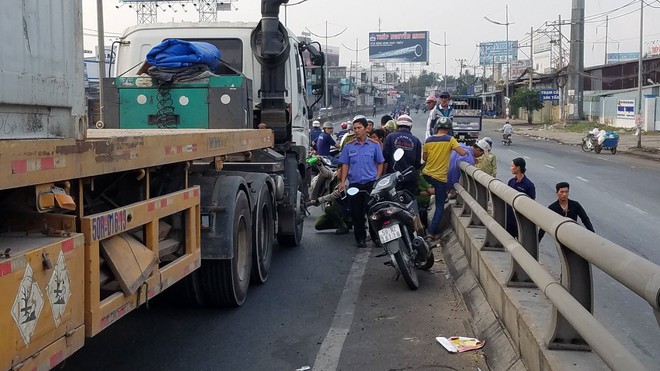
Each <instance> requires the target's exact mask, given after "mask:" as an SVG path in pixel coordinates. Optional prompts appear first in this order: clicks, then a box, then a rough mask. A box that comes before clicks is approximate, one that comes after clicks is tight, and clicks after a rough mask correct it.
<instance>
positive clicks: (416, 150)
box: [383, 115, 423, 196]
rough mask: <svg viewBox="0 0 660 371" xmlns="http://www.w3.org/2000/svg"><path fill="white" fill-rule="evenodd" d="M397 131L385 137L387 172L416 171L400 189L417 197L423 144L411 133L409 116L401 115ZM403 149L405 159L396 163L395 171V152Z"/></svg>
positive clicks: (400, 184) (384, 148) (401, 184)
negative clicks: (409, 169)
mask: <svg viewBox="0 0 660 371" xmlns="http://www.w3.org/2000/svg"><path fill="white" fill-rule="evenodd" d="M396 124H397V131H395V132H394V133H391V134H389V135H388V136H386V137H385V142H384V143H383V156H384V157H385V162H386V163H387V164H386V171H387V172H388V173H394V172H396V171H401V172H403V171H404V170H406V169H407V168H409V167H411V166H412V167H413V168H414V169H415V171H414V172H413V173H411V174H410V175H409V176H408V177H407V179H404V181H402V182H399V188H400V189H407V190H408V191H409V192H410V193H411V194H412V195H413V196H416V195H417V178H419V169H421V168H422V146H423V145H422V142H421V141H420V140H419V138H417V137H416V136H414V135H413V133H411V132H410V130H411V129H412V124H413V122H412V119H411V118H410V116H408V115H401V116H399V119H398V120H397V122H396ZM399 148H401V149H402V150H403V157H402V158H401V160H399V161H398V162H397V163H396V169H394V151H396V150H397V149H399Z"/></svg>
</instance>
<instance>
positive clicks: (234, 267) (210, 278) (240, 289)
mask: <svg viewBox="0 0 660 371" xmlns="http://www.w3.org/2000/svg"><path fill="white" fill-rule="evenodd" d="M231 220H232V221H233V230H234V238H233V258H232V259H224V260H202V266H201V267H200V278H201V286H202V290H203V294H204V302H205V303H207V304H209V305H212V306H229V307H237V306H240V305H242V304H243V303H244V302H245V298H246V297H247V292H248V287H249V286H250V275H251V271H252V231H251V225H252V216H251V211H250V203H249V202H248V197H247V195H246V194H245V192H243V191H242V190H240V191H238V193H237V194H236V206H235V208H234V214H233V217H232V219H231Z"/></svg>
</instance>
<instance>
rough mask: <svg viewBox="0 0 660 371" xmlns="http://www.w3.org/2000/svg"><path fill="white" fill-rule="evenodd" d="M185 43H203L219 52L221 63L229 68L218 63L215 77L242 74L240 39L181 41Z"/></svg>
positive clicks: (241, 45)
mask: <svg viewBox="0 0 660 371" xmlns="http://www.w3.org/2000/svg"><path fill="white" fill-rule="evenodd" d="M183 40H186V41H203V42H207V43H209V44H213V45H215V47H216V48H218V50H220V58H221V59H222V61H223V62H225V63H226V64H228V65H229V66H231V68H228V67H227V66H225V65H224V64H223V63H220V65H219V66H218V68H216V70H215V71H213V72H214V73H215V74H216V75H235V74H236V72H234V71H232V68H233V69H235V70H236V71H238V72H243V42H242V41H241V40H240V39H183Z"/></svg>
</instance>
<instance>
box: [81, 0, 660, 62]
mask: <svg viewBox="0 0 660 371" xmlns="http://www.w3.org/2000/svg"><path fill="white" fill-rule="evenodd" d="M234 1H235V3H234V7H233V8H232V10H231V11H228V12H219V13H218V19H219V20H228V21H258V20H259V18H260V17H261V14H260V11H261V10H260V9H261V8H260V3H261V2H260V1H259V0H234ZM639 1H640V0H586V1H585V2H586V9H585V16H586V19H587V23H586V24H585V66H592V65H600V64H603V62H604V53H605V42H604V41H605V30H606V28H605V19H604V15H602V14H603V13H604V12H608V11H610V10H614V9H617V8H621V7H622V6H623V8H621V9H620V10H618V11H616V12H613V13H610V14H609V17H610V19H611V20H610V21H609V22H608V23H609V25H608V49H609V50H608V51H609V52H636V51H638V50H639V21H640V12H639ZM289 3H290V4H296V3H300V4H298V5H293V6H288V7H287V11H286V24H287V26H288V28H289V29H290V30H291V31H293V32H294V33H295V34H297V35H300V34H301V33H302V32H303V31H307V30H309V31H311V32H312V33H313V34H316V35H322V36H325V35H326V22H327V27H328V29H327V34H328V35H331V36H332V35H337V34H340V35H338V36H335V37H332V38H329V39H328V44H329V45H335V46H338V47H340V65H349V64H350V63H351V61H352V60H354V59H355V52H354V51H353V50H354V49H356V40H357V44H358V48H357V49H360V50H361V49H364V48H366V47H367V46H368V35H369V32H375V31H378V30H379V27H380V30H381V31H429V32H430V39H431V41H432V42H435V43H438V44H443V43H444V40H443V34H444V33H445V32H446V34H447V44H449V45H448V46H447V66H446V70H447V73H448V74H450V75H458V73H459V71H460V67H459V62H458V60H459V59H465V60H467V62H466V63H467V65H476V64H478V58H479V53H478V48H477V44H478V43H479V42H485V41H500V40H505V39H506V27H504V26H498V25H495V24H492V23H490V22H488V21H487V20H486V19H484V17H488V18H490V19H492V20H494V21H498V22H502V23H504V22H505V19H506V11H505V8H506V6H507V5H508V9H509V23H510V25H509V40H521V41H524V39H525V38H527V39H529V36H528V34H529V32H530V28H532V27H533V28H535V29H537V28H539V27H541V26H542V25H543V24H544V23H545V22H546V21H548V22H552V21H555V20H557V19H558V18H559V15H561V17H562V19H564V20H570V16H571V6H572V1H571V0H545V1H540V0H508V1H505V0H461V1H456V2H454V1H447V0H440V1H438V0H435V1H431V0H408V1H401V0H303V1H301V0H290V1H289ZM629 3H632V4H630V5H628V4H629ZM646 3H647V4H649V6H646V7H645V9H644V35H645V36H644V42H645V43H647V42H649V41H654V40H660V25H659V24H658V23H657V19H658V18H659V17H660V0H646ZM626 5H628V6H626ZM117 6H119V8H117ZM161 6H164V5H163V4H162V2H161ZM172 7H173V8H172V9H170V8H168V7H165V8H166V9H165V10H164V11H162V10H159V11H158V21H162V22H168V21H175V22H176V21H182V20H186V21H191V20H192V21H195V20H197V17H198V15H197V13H196V12H194V11H188V12H187V13H186V12H184V11H183V8H182V7H181V6H180V5H172ZM186 8H188V9H191V6H190V5H187V6H186ZM173 9H177V12H173ZM626 13H630V14H626ZM600 15H602V16H600ZM280 20H281V21H282V22H283V23H284V21H285V16H284V8H282V11H281V12H280ZM653 20H654V21H655V22H653ZM104 22H105V34H106V36H107V37H106V40H107V41H106V44H108V45H109V43H110V42H111V40H114V39H116V38H117V36H118V35H120V34H121V32H122V31H123V30H124V29H125V28H127V27H129V26H133V25H135V24H136V23H137V16H136V13H135V11H134V9H130V8H129V7H128V4H127V3H124V4H122V2H121V1H118V0H104ZM83 28H84V35H85V38H84V42H85V49H88V50H94V48H95V46H96V29H97V26H96V2H95V1H93V0H84V1H83ZM562 29H563V33H564V34H565V35H567V36H570V26H568V25H567V26H564V27H563V28H562ZM317 40H318V41H320V42H321V43H322V44H324V43H325V40H324V39H323V38H320V39H319V38H317ZM522 44H525V45H529V44H528V43H527V42H523V43H522ZM349 49H353V50H349ZM521 49H522V50H521V51H524V52H526V53H529V52H528V50H529V46H527V47H525V48H521ZM644 50H646V45H645V46H644ZM519 58H520V59H524V58H526V56H525V55H524V54H523V53H522V52H520V53H519ZM358 59H359V61H360V64H361V66H366V67H368V66H369V56H368V50H361V51H359V52H358ZM421 68H424V69H426V70H431V71H435V72H438V73H440V74H442V73H443V72H444V68H445V64H444V48H443V47H442V46H437V45H434V44H431V45H430V50H429V65H428V66H421V65H418V66H416V67H413V71H415V72H416V71H419V70H421ZM468 68H471V67H468ZM479 71H480V70H479Z"/></svg>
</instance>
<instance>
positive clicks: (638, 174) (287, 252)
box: [64, 112, 660, 371]
mask: <svg viewBox="0 0 660 371" xmlns="http://www.w3.org/2000/svg"><path fill="white" fill-rule="evenodd" d="M412 116H413V120H414V129H413V132H414V133H415V134H416V135H418V136H419V137H420V138H423V126H424V124H425V122H426V119H425V115H423V114H422V113H421V112H420V113H419V114H417V115H415V114H413V115H412ZM500 126H501V123H500V122H497V123H495V122H487V123H486V124H485V133H484V134H485V135H489V136H490V137H492V138H493V139H495V140H497V139H498V138H499V137H500V135H499V133H497V132H494V131H492V129H493V128H495V127H498V128H499V127H500ZM513 140H514V143H513V145H512V146H511V147H502V146H501V145H499V144H498V143H496V145H495V149H494V153H495V154H496V155H497V158H498V166H499V177H500V178H502V179H508V178H509V177H510V172H509V164H510V161H511V160H512V159H513V158H514V157H524V158H526V160H527V164H528V166H527V167H528V176H529V178H530V179H531V180H533V181H534V183H535V184H536V187H537V200H538V201H539V202H540V203H542V204H544V205H547V204H549V203H551V202H553V201H554V199H555V197H556V196H555V191H554V184H555V183H556V182H558V181H562V180H565V181H569V182H570V183H571V197H572V198H574V199H576V200H578V201H580V202H581V203H582V205H583V206H584V207H585V208H586V210H587V212H588V213H589V215H590V217H591V219H592V222H593V224H594V227H595V229H596V232H597V233H599V234H600V235H602V236H604V237H606V238H608V239H610V240H612V241H614V242H616V243H618V244H619V245H621V246H624V247H625V248H628V249H630V250H631V251H634V252H635V253H637V254H639V255H641V256H644V257H645V258H647V259H649V260H651V261H653V262H655V263H660V251H658V249H657V248H656V246H657V239H658V233H657V232H656V231H657V226H658V224H659V223H660V218H659V216H660V212H658V207H659V206H660V200H658V198H657V197H655V195H657V194H658V191H657V189H658V188H659V187H660V175H659V174H658V172H657V168H658V165H657V163H654V162H650V161H645V160H641V159H638V158H632V157H626V156H622V155H614V156H613V155H611V154H609V153H604V152H603V153H602V154H600V155H596V154H594V153H583V152H582V151H581V150H580V148H579V147H571V146H565V145H559V144H556V143H550V142H545V141H537V140H531V139H528V138H524V137H520V136H514V138H513ZM318 213H319V210H318V209H316V210H313V216H312V217H310V218H308V219H307V220H306V222H305V235H304V240H303V245H302V246H300V247H298V248H293V249H282V248H276V252H275V255H274V260H273V265H272V272H271V276H270V279H269V280H268V282H266V284H264V285H261V286H252V287H251V288H250V292H249V294H248V299H247V301H246V302H245V304H244V305H243V306H242V307H241V308H238V309H213V308H194V307H189V306H186V305H182V304H179V303H178V299H177V298H176V297H175V296H174V295H173V294H172V293H170V294H169V295H167V292H166V293H165V294H163V297H157V298H156V299H155V300H152V301H151V303H150V308H149V309H146V308H144V307H143V308H140V309H139V310H137V311H135V312H133V313H131V314H129V315H128V316H127V317H126V318H123V319H122V320H120V321H118V322H117V323H115V324H113V325H112V326H110V327H109V328H108V329H107V330H105V331H104V332H103V333H101V334H99V335H98V336H96V337H94V338H92V339H87V344H86V346H85V347H84V348H83V349H82V350H81V351H79V352H78V353H77V354H75V355H74V356H73V357H72V358H70V359H69V360H67V361H66V364H65V367H64V369H65V370H83V369H84V370H89V369H94V370H98V371H101V370H128V369H140V370H182V369H194V370H296V369H299V368H302V367H304V366H310V367H313V369H317V370H325V369H338V370H355V369H364V370H391V369H417V370H437V369H457V370H475V369H477V367H479V368H481V369H482V370H485V369H486V366H485V361H484V359H483V354H482V353H481V352H480V351H477V352H468V353H463V354H458V355H449V354H447V352H446V351H445V350H444V349H442V348H441V347H440V346H439V345H438V344H437V343H436V342H435V337H436V336H439V335H440V336H451V335H464V336H466V335H467V336H470V335H471V334H472V333H471V331H472V330H471V327H470V326H469V324H468V323H469V321H470V320H471V318H470V316H469V313H467V311H466V310H465V307H464V304H463V303H462V301H461V300H460V297H459V296H458V294H456V292H455V290H454V288H453V285H452V284H451V281H450V277H449V275H448V273H447V271H446V269H445V268H446V267H445V266H444V262H443V261H442V257H441V256H439V255H440V254H437V253H436V254H437V255H436V259H437V262H436V265H435V266H434V267H433V268H432V270H431V272H429V273H423V272H422V274H421V275H420V280H421V287H420V289H419V290H418V291H415V292H411V291H409V290H408V289H407V288H406V286H405V283H404V282H403V280H402V279H399V280H398V281H395V280H394V270H393V269H392V268H390V267H386V266H384V265H383V264H382V262H383V261H384V258H377V257H375V255H376V254H378V253H379V252H380V251H378V250H377V249H375V248H373V249H364V250H360V249H357V248H356V247H355V244H354V240H353V237H352V235H350V234H349V235H343V236H335V235H334V234H332V233H329V232H316V231H314V229H313V222H314V216H315V215H318ZM540 260H541V263H542V264H544V265H545V266H546V267H547V268H548V270H549V271H551V272H552V273H553V274H554V275H555V276H556V277H558V275H559V264H558V259H557V252H556V249H555V248H554V245H553V243H552V240H551V239H550V237H548V236H546V237H545V238H544V240H543V243H542V245H541V257H540ZM594 278H595V306H596V313H595V314H596V317H597V319H598V320H599V321H601V322H602V323H603V324H604V325H605V326H606V327H607V328H608V329H609V330H610V331H611V332H612V333H614V334H616V335H617V336H619V337H620V338H621V340H622V342H623V343H624V344H625V345H626V346H627V347H628V349H630V350H631V351H632V352H633V354H635V355H637V356H638V357H639V358H640V360H642V362H644V363H645V364H646V365H647V366H648V367H649V369H656V368H657V364H658V360H660V347H659V346H658V340H660V330H658V324H657V322H656V320H655V318H654V317H653V315H652V313H651V311H650V309H649V306H648V305H647V304H645V303H644V302H642V301H641V300H640V299H638V298H636V297H635V295H634V294H631V293H629V292H628V290H627V289H625V288H623V287H622V286H621V285H619V284H618V283H616V282H615V281H614V280H612V279H610V278H608V277H607V276H606V275H605V274H603V273H602V272H601V271H599V270H598V269H595V268H594ZM487 346H488V345H487Z"/></svg>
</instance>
